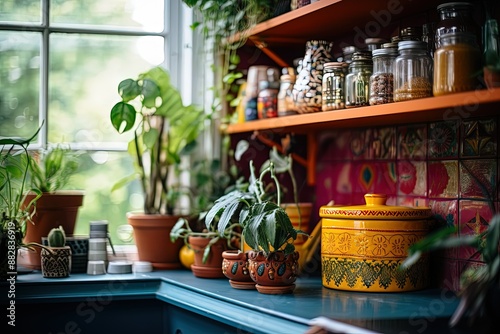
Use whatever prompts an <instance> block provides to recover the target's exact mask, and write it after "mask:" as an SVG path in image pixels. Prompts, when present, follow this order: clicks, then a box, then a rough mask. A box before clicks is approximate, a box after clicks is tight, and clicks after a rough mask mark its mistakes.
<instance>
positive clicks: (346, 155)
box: [317, 130, 352, 161]
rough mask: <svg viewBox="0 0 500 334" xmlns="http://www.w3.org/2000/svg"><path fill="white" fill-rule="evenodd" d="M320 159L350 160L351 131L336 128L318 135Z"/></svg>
mask: <svg viewBox="0 0 500 334" xmlns="http://www.w3.org/2000/svg"><path fill="white" fill-rule="evenodd" d="M317 141H318V160H324V161H336V160H344V161H345V160H350V159H352V154H351V131H348V130H341V131H338V130H335V131H329V132H324V133H321V134H320V135H319V136H318V139H317Z"/></svg>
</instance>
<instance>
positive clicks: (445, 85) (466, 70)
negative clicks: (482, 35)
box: [433, 32, 481, 96]
mask: <svg viewBox="0 0 500 334" xmlns="http://www.w3.org/2000/svg"><path fill="white" fill-rule="evenodd" d="M480 71H481V51H480V50H479V47H478V46H477V44H476V38H475V36H474V34H472V33H467V32H454V33H449V34H444V35H441V47H440V48H439V49H437V50H436V52H435V53H434V85H433V94H434V96H440V95H445V94H450V93H456V92H464V91H469V90H474V89H475V88H476V87H477V86H478V83H479V82H478V81H477V79H476V77H477V76H478V74H479V73H480Z"/></svg>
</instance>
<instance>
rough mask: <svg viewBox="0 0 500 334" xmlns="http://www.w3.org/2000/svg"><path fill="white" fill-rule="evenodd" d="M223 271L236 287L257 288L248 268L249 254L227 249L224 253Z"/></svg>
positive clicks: (243, 288)
mask: <svg viewBox="0 0 500 334" xmlns="http://www.w3.org/2000/svg"><path fill="white" fill-rule="evenodd" d="M222 258H223V261H222V273H223V274H224V275H225V276H226V277H227V278H229V284H231V286H232V287H233V288H235V289H242V290H249V289H255V282H254V281H253V280H252V278H251V277H250V272H249V270H248V254H247V253H246V252H241V251H239V250H227V251H224V252H223V253H222Z"/></svg>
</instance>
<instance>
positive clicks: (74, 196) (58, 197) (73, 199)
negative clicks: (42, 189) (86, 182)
mask: <svg viewBox="0 0 500 334" xmlns="http://www.w3.org/2000/svg"><path fill="white" fill-rule="evenodd" d="M34 197H35V195H31V194H30V195H28V196H27V198H26V201H25V202H24V203H25V205H27V204H28V203H29V202H30V201H31V200H32V199H33V198H34ZM83 197H84V192H83V191H69V190H68V191H66V190H60V191H57V192H54V193H43V195H42V196H41V197H40V198H39V199H38V200H37V202H36V212H35V215H34V216H33V218H32V221H33V223H27V224H26V235H25V237H24V242H25V243H28V242H36V243H41V242H42V238H43V237H46V236H47V235H48V234H49V232H50V230H51V229H53V228H55V227H59V226H62V227H63V228H64V232H65V233H66V235H67V236H72V235H73V232H74V230H75V224H76V220H77V216H78V209H79V208H80V206H82V204H83ZM26 254H27V256H25V257H23V258H22V259H20V262H21V263H20V264H22V265H24V266H26V267H28V268H31V269H36V270H40V268H41V266H40V249H39V248H35V250H34V251H29V252H27V253H26Z"/></svg>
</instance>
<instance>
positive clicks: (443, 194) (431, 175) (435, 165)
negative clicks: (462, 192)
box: [427, 160, 458, 198]
mask: <svg viewBox="0 0 500 334" xmlns="http://www.w3.org/2000/svg"><path fill="white" fill-rule="evenodd" d="M427 176H428V182H429V198H457V197H458V161H456V160H446V161H429V162H428V165H427Z"/></svg>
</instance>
